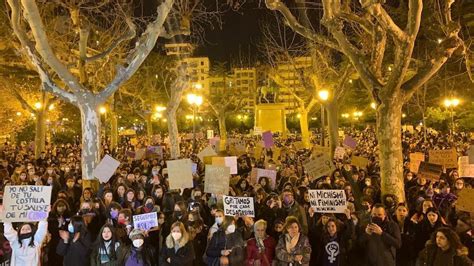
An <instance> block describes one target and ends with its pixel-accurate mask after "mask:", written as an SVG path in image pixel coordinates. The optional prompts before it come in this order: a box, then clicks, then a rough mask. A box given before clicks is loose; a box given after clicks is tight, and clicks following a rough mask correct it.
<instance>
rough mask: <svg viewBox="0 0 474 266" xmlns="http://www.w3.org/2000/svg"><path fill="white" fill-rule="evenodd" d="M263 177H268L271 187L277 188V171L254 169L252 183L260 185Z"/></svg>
mask: <svg viewBox="0 0 474 266" xmlns="http://www.w3.org/2000/svg"><path fill="white" fill-rule="evenodd" d="M262 176H264V177H268V179H269V180H270V187H271V188H275V185H276V176H277V171H275V170H271V169H261V168H252V172H250V183H251V184H258V181H259V180H260V177H262Z"/></svg>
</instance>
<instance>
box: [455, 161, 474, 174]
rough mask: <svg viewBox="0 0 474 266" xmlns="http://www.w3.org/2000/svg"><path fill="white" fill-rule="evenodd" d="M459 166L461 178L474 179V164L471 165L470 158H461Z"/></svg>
mask: <svg viewBox="0 0 474 266" xmlns="http://www.w3.org/2000/svg"><path fill="white" fill-rule="evenodd" d="M458 164H459V167H458V169H459V176H460V177H474V164H469V157H468V156H461V157H459V160H458Z"/></svg>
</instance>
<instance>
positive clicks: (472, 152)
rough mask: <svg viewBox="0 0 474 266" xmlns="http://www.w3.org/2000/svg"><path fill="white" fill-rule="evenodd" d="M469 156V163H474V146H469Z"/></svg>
mask: <svg viewBox="0 0 474 266" xmlns="http://www.w3.org/2000/svg"><path fill="white" fill-rule="evenodd" d="M467 156H468V157H469V164H474V146H471V147H469V150H467Z"/></svg>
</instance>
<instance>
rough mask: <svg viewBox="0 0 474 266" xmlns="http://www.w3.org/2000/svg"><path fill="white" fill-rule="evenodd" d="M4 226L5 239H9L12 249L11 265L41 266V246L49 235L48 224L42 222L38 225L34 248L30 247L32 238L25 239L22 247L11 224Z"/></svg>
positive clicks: (34, 237)
mask: <svg viewBox="0 0 474 266" xmlns="http://www.w3.org/2000/svg"><path fill="white" fill-rule="evenodd" d="M3 226H4V231H5V232H4V234H5V238H6V239H8V241H9V242H10V246H11V248H12V255H11V259H10V265H12V266H17V265H18V266H23V265H31V266H35V265H41V264H40V261H41V244H42V242H43V240H44V238H45V236H46V234H47V233H48V222H46V221H41V222H39V223H38V230H36V233H35V235H34V236H33V243H34V244H33V246H30V241H31V238H27V239H23V240H22V241H21V245H20V242H19V241H18V232H17V231H16V230H15V229H13V226H12V224H11V223H7V222H5V223H4V224H3Z"/></svg>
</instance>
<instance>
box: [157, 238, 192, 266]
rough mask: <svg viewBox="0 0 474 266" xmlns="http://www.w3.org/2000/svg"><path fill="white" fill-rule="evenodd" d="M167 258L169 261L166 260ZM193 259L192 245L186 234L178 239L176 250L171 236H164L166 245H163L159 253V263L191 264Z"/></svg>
mask: <svg viewBox="0 0 474 266" xmlns="http://www.w3.org/2000/svg"><path fill="white" fill-rule="evenodd" d="M168 258H169V259H170V262H168ZM195 259H196V256H195V254H194V247H193V244H192V242H191V241H189V239H188V236H187V234H185V235H183V237H181V239H180V240H179V241H178V243H177V250H176V249H175V241H174V239H173V237H172V236H171V235H169V236H168V237H166V246H164V247H163V249H162V250H161V254H160V265H166V266H171V265H177V266H192V265H193V261H194V260H195Z"/></svg>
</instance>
